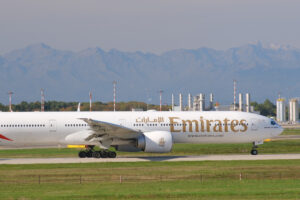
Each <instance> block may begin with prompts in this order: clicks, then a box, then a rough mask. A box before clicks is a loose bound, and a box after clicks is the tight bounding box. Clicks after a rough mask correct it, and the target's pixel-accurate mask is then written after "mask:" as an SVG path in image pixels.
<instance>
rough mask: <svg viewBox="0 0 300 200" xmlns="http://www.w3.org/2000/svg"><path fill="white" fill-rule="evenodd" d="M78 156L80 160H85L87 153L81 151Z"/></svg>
mask: <svg viewBox="0 0 300 200" xmlns="http://www.w3.org/2000/svg"><path fill="white" fill-rule="evenodd" d="M78 156H79V158H85V157H86V152H85V151H79V153H78Z"/></svg>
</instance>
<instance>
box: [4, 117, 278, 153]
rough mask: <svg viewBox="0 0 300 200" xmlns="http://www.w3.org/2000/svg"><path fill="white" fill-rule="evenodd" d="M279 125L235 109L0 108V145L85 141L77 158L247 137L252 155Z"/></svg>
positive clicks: (240, 140) (242, 140)
mask: <svg viewBox="0 0 300 200" xmlns="http://www.w3.org/2000/svg"><path fill="white" fill-rule="evenodd" d="M282 130H283V129H282V128H281V126H279V125H278V124H277V123H276V122H275V121H274V120H273V119H270V118H267V117H264V116H261V115H257V114H253V113H246V112H238V111H220V112H219V111H207V112H196V111H193V112H189V111H186V112H171V111H166V112H157V111H146V112H2V113H0V146H19V147H25V146H29V147H32V146H43V145H44V146H50V145H66V144H68V145H86V147H87V148H86V149H85V150H84V151H83V150H81V151H80V152H79V154H78V155H79V157H81V158H84V157H94V158H101V157H102V158H106V157H109V158H114V157H116V153H115V152H114V151H110V150H109V148H110V147H114V148H115V149H116V150H118V151H127V152H130V151H144V152H153V153H166V152H170V151H171V150H172V146H173V144H174V143H247V142H251V143H252V144H253V148H252V150H251V154H252V155H256V154H257V153H258V151H257V145H259V144H263V141H264V140H265V139H268V138H272V137H275V136H277V135H279V134H280V133H281V132H282ZM96 145H97V146H99V147H100V149H101V150H100V151H96V150H94V146H96Z"/></svg>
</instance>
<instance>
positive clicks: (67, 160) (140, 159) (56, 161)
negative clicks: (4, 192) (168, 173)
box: [0, 154, 300, 164]
mask: <svg viewBox="0 0 300 200" xmlns="http://www.w3.org/2000/svg"><path fill="white" fill-rule="evenodd" d="M293 159H300V154H264V155H256V156H253V155H201V156H162V157H117V158H100V159H97V158H2V159H1V158H0V164H51V163H52V164H62V163H105V162H151V161H154V162H179V161H225V160H227V161H231V160H293Z"/></svg>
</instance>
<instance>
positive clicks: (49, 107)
mask: <svg viewBox="0 0 300 200" xmlns="http://www.w3.org/2000/svg"><path fill="white" fill-rule="evenodd" d="M77 108H78V102H63V101H46V102H45V105H44V109H45V111H76V110H77ZM133 108H134V109H141V110H152V109H154V110H159V109H160V108H159V105H154V104H146V103H144V102H137V101H130V102H117V103H116V110H117V111H131V110H132V109H133ZM170 108H171V107H170V106H168V105H163V106H162V110H163V111H168V110H169V109H170ZM0 110H1V111H3V112H8V111H9V106H8V105H3V104H1V103H0ZM12 110H13V111H14V112H26V111H32V112H34V111H40V110H41V102H38V101H36V102H26V101H22V102H21V103H19V104H12ZM80 110H81V111H89V110H90V104H89V102H83V103H81V104H80ZM92 110H93V111H113V110H114V104H113V102H108V103H103V102H100V101H98V102H93V103H92Z"/></svg>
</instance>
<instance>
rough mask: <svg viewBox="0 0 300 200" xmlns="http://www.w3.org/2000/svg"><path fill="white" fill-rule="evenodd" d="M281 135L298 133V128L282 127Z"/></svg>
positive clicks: (299, 132)
mask: <svg viewBox="0 0 300 200" xmlns="http://www.w3.org/2000/svg"><path fill="white" fill-rule="evenodd" d="M281 135H300V129H284V131H283V132H282V133H281Z"/></svg>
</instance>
